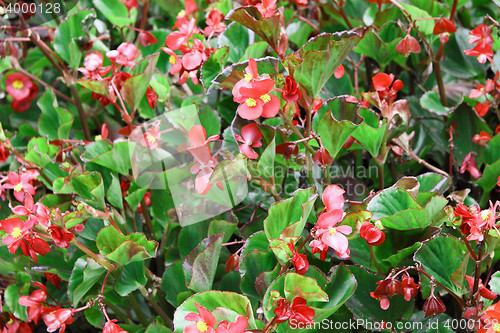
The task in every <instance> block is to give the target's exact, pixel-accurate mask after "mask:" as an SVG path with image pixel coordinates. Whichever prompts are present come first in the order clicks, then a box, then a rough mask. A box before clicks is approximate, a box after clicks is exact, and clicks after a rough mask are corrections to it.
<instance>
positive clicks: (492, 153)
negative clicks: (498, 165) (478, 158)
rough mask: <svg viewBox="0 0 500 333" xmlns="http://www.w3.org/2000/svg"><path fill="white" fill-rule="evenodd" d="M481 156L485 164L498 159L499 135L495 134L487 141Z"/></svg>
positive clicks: (499, 157) (499, 151) (499, 156)
mask: <svg viewBox="0 0 500 333" xmlns="http://www.w3.org/2000/svg"><path fill="white" fill-rule="evenodd" d="M483 157H484V162H485V163H487V164H493V163H495V162H496V161H497V160H498V159H500V135H498V134H497V135H495V136H494V137H493V138H491V140H490V141H488V145H487V146H486V150H485V151H484V156H483Z"/></svg>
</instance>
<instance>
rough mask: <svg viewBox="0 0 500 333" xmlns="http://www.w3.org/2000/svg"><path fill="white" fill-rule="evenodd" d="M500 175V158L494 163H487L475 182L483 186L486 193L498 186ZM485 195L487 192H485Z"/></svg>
mask: <svg viewBox="0 0 500 333" xmlns="http://www.w3.org/2000/svg"><path fill="white" fill-rule="evenodd" d="M499 176H500V160H497V161H496V162H495V163H493V164H487V165H486V167H485V168H484V171H483V175H482V176H481V178H479V179H478V180H477V181H476V182H475V183H476V184H478V185H479V186H481V188H482V189H483V190H484V192H485V193H490V191H491V190H493V189H494V188H495V187H496V186H497V181H498V177H499ZM483 196H485V194H483Z"/></svg>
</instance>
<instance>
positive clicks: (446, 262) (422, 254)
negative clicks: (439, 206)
mask: <svg viewBox="0 0 500 333" xmlns="http://www.w3.org/2000/svg"><path fill="white" fill-rule="evenodd" d="M466 253H467V248H466V246H465V244H463V243H462V241H460V240H459V239H456V238H454V237H452V236H445V235H442V234H441V235H439V236H437V237H435V238H433V239H431V240H430V241H428V242H425V243H424V245H422V247H421V248H420V249H419V250H418V251H417V252H416V253H415V257H414V260H415V261H417V262H419V263H420V264H421V265H422V268H423V269H425V271H426V272H427V273H429V274H430V275H432V276H433V277H434V278H435V279H436V281H437V282H439V283H441V284H442V285H443V286H445V287H447V288H449V289H450V290H451V291H452V292H454V293H455V294H457V295H459V296H461V295H462V294H463V290H462V288H460V287H457V286H456V285H455V283H453V281H452V280H451V276H452V274H453V273H455V272H456V271H457V270H458V268H459V267H460V265H461V264H462V261H463V258H464V256H465V254H466Z"/></svg>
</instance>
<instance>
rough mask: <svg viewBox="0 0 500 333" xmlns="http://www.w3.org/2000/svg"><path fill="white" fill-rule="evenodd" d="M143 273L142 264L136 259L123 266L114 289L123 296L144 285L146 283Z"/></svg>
mask: <svg viewBox="0 0 500 333" xmlns="http://www.w3.org/2000/svg"><path fill="white" fill-rule="evenodd" d="M147 281H148V280H147V279H146V276H145V275H144V264H143V263H142V262H139V261H136V262H133V263H130V264H128V265H125V266H123V270H122V272H121V274H120V275H119V276H118V279H117V280H116V282H115V285H114V288H115V291H116V292H117V293H118V294H119V295H120V296H122V297H125V296H127V295H129V294H130V293H132V292H133V291H135V290H137V289H139V287H141V286H145V285H146V283H147Z"/></svg>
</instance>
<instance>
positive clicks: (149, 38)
mask: <svg viewBox="0 0 500 333" xmlns="http://www.w3.org/2000/svg"><path fill="white" fill-rule="evenodd" d="M139 40H140V42H141V45H142V46H144V47H147V46H149V45H154V44H156V43H158V39H156V37H155V36H154V35H153V34H152V33H150V32H149V31H146V30H141V32H140V33H139Z"/></svg>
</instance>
